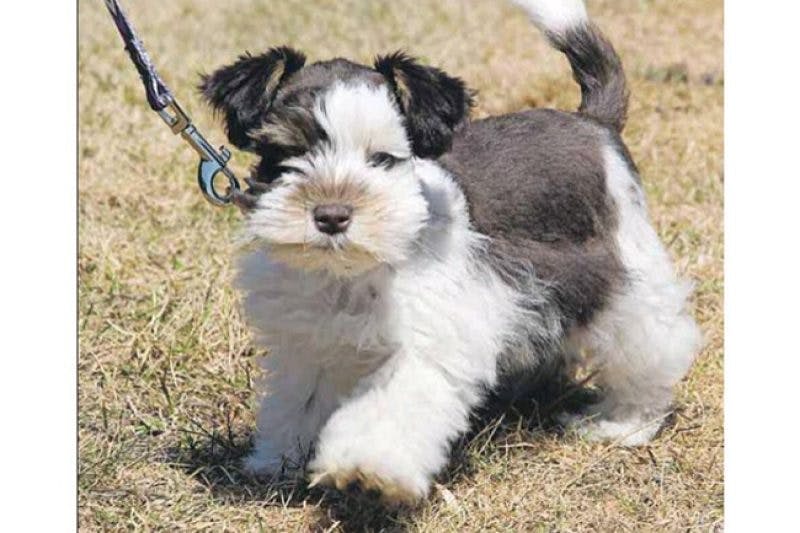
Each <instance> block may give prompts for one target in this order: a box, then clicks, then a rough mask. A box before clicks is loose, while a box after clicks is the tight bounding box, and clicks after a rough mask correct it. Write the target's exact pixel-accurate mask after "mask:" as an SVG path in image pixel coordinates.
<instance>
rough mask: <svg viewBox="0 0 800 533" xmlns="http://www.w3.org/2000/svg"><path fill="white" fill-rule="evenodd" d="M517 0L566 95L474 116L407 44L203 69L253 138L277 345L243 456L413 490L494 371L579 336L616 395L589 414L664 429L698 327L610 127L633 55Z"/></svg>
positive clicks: (240, 135)
mask: <svg viewBox="0 0 800 533" xmlns="http://www.w3.org/2000/svg"><path fill="white" fill-rule="evenodd" d="M516 3H517V4H519V5H520V6H521V7H522V8H523V9H524V10H526V11H527V13H528V15H529V16H530V17H531V19H532V20H533V22H534V24H535V25H536V26H537V27H539V28H540V29H541V30H542V31H543V32H544V34H545V35H546V36H547V38H548V40H549V42H550V43H551V44H552V45H553V46H554V47H555V48H556V49H558V50H559V51H561V52H563V53H564V54H566V56H567V58H568V59H569V62H570V64H571V65H572V69H573V73H574V77H575V79H576V81H577V82H578V84H579V85H580V88H581V94H582V99H581V104H580V107H579V109H578V111H577V112H562V111H556V110H551V109H534V110H529V111H524V112H520V113H514V114H510V115H504V116H498V117H491V118H488V119H485V120H478V121H473V122H470V121H469V120H468V116H469V111H470V107H471V105H472V99H471V93H470V91H469V90H468V89H467V88H466V87H465V85H464V83H463V82H462V81H461V80H459V79H458V78H455V77H452V76H450V75H448V74H446V73H444V72H442V71H441V70H438V69H436V68H433V67H429V66H425V65H422V64H420V63H418V62H417V61H416V60H414V59H412V58H411V57H409V56H407V55H405V54H403V53H394V54H392V55H388V56H384V57H379V58H378V59H377V60H376V61H375V63H374V64H373V65H372V66H364V65H359V64H356V63H353V62H351V61H348V60H345V59H334V60H330V61H322V62H317V63H313V64H310V65H305V58H304V56H303V55H302V54H301V53H299V52H297V51H295V50H292V49H290V48H286V47H282V48H273V49H271V50H269V51H267V52H266V53H264V54H262V55H257V56H251V55H245V56H242V57H240V58H239V60H238V61H237V62H235V63H234V64H232V65H230V66H226V67H223V68H221V69H220V70H218V71H216V72H214V73H213V74H211V75H209V76H206V77H205V78H204V79H203V82H202V85H201V88H202V91H203V94H204V95H205V97H206V98H207V99H208V101H209V102H210V103H211V105H212V106H213V107H214V108H216V109H217V110H219V111H220V112H221V113H222V115H224V119H225V121H226V126H227V132H228V137H229V139H230V141H231V142H232V143H233V144H234V145H235V146H237V147H238V148H240V149H243V150H249V151H251V152H254V153H255V154H257V155H258V156H260V160H259V162H258V163H257V165H256V166H255V167H254V172H253V179H252V180H251V182H250V185H251V186H250V189H249V190H248V192H247V193H246V194H242V195H239V197H238V198H237V201H238V203H239V204H240V205H241V206H243V207H245V208H246V210H247V217H246V222H245V227H244V235H245V240H246V241H247V244H248V245H247V246H246V247H245V251H244V253H243V254H242V258H241V263H240V269H239V274H238V286H239V287H240V288H241V290H242V291H243V293H244V295H245V299H244V306H245V309H246V315H247V317H248V320H249V322H250V324H251V326H252V328H253V330H254V332H255V337H256V340H257V342H258V343H259V344H261V345H263V346H265V347H267V348H268V349H269V353H268V356H267V357H266V358H265V359H264V361H263V369H264V377H263V383H261V391H262V393H263V398H262V399H261V405H260V412H259V415H258V434H257V438H256V440H255V449H254V451H253V452H252V455H251V456H250V457H249V459H248V460H247V467H248V468H249V469H250V470H251V471H253V472H255V473H261V474H276V473H281V472H285V471H286V469H291V468H303V467H307V469H308V472H309V475H310V478H311V480H312V482H314V483H321V484H328V485H333V486H336V487H338V488H342V487H345V486H347V485H348V484H350V483H351V482H358V483H360V484H361V485H362V486H363V487H364V488H368V489H377V490H379V491H380V492H381V493H382V495H383V496H384V497H385V498H387V499H389V500H394V501H413V500H415V499H418V498H421V497H424V496H425V495H426V494H427V492H428V490H429V487H430V484H431V481H432V479H433V477H434V476H435V475H436V474H437V472H439V471H440V470H441V469H442V468H443V467H444V466H445V465H446V463H447V462H448V455H449V452H450V446H451V444H452V442H453V441H454V439H456V438H457V437H458V436H459V434H461V433H462V432H464V431H465V430H466V429H467V428H468V424H469V420H470V413H471V412H472V411H473V409H475V408H476V407H477V406H479V404H480V403H481V401H482V399H483V398H484V396H485V392H486V391H487V390H491V389H492V388H494V387H496V386H497V384H498V380H499V378H500V377H502V375H503V374H504V373H506V372H508V371H509V370H511V369H514V370H516V371H519V370H520V369H523V370H525V369H527V370H530V371H533V370H535V369H536V368H537V367H538V366H539V365H543V364H544V363H547V362H548V361H552V360H553V358H555V357H571V356H573V355H575V354H590V355H591V356H592V358H593V360H594V361H595V362H596V363H597V364H598V365H599V368H600V371H599V373H598V376H597V380H598V383H599V385H600V387H601V389H602V390H603V392H604V398H603V400H602V401H601V402H600V403H599V404H597V405H595V406H594V408H593V410H592V412H591V415H592V416H590V417H588V418H582V419H576V420H573V422H574V423H575V424H576V427H577V428H578V430H579V431H580V432H581V433H583V434H584V435H586V436H587V437H589V438H597V439H613V440H618V441H619V442H621V443H623V444H626V445H637V444H641V443H645V442H647V441H648V440H649V439H651V438H652V437H653V436H654V434H655V433H656V431H657V430H658V428H659V425H660V421H661V420H662V419H663V416H664V414H665V412H666V410H667V409H668V407H669V404H670V401H671V396H672V388H673V386H674V385H675V383H676V382H677V381H679V380H680V379H681V377H682V376H683V375H684V374H685V373H686V371H687V369H688V368H689V366H690V364H691V362H692V360H693V358H694V356H695V354H696V353H697V352H698V350H699V348H700V344H701V337H700V334H699V331H698V328H697V326H696V325H695V322H694V321H693V319H692V318H691V317H690V315H689V314H688V313H687V310H686V300H687V296H688V295H689V292H690V287H689V285H688V284H687V283H685V282H683V281H680V280H679V279H678V278H677V277H676V275H675V273H674V269H673V267H672V265H671V263H670V259H669V257H668V254H667V252H666V251H665V248H664V246H663V245H662V243H661V242H660V240H659V238H658V235H657V234H656V232H655V231H654V230H653V227H652V226H651V225H650V223H649V221H648V214H647V208H646V202H645V195H644V193H643V189H642V184H641V180H640V177H639V175H638V172H637V169H636V165H635V164H634V162H633V161H632V160H631V157H630V154H629V152H628V150H627V149H626V148H625V145H624V144H623V142H622V139H621V138H620V132H621V130H622V128H623V125H624V123H625V113H626V108H627V102H628V93H627V88H626V84H625V76H624V74H623V70H622V66H621V64H620V60H619V58H618V57H617V54H616V53H615V52H614V49H613V48H612V46H611V45H610V44H609V42H608V41H607V40H606V39H605V38H604V37H603V35H602V34H601V33H600V31H599V30H598V29H597V28H596V27H595V26H594V25H593V24H592V23H591V22H590V21H589V20H588V18H587V15H586V11H585V7H584V5H583V3H582V1H581V0H518V1H517V2H516ZM307 460H310V462H308V464H306V462H307Z"/></svg>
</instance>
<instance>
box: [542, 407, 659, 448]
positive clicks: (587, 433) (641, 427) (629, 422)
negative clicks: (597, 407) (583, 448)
mask: <svg viewBox="0 0 800 533" xmlns="http://www.w3.org/2000/svg"><path fill="white" fill-rule="evenodd" d="M558 421H559V423H560V424H561V425H562V426H563V427H564V428H566V429H567V430H569V431H573V432H575V433H576V434H577V435H579V436H580V437H581V438H584V439H586V440H590V441H610V442H614V443H616V444H619V445H621V446H642V445H644V444H647V443H648V442H650V441H651V440H652V439H653V437H655V435H656V433H658V430H659V429H660V427H661V422H662V421H663V417H658V418H655V419H652V420H647V419H644V418H641V417H638V416H632V417H629V418H626V419H623V420H607V419H604V418H601V415H588V416H587V415H576V414H569V413H562V414H561V415H560V416H559V417H558Z"/></svg>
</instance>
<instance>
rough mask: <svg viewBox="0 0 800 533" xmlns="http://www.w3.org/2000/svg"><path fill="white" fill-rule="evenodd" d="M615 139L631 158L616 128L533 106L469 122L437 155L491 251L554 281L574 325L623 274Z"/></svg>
mask: <svg viewBox="0 0 800 533" xmlns="http://www.w3.org/2000/svg"><path fill="white" fill-rule="evenodd" d="M609 144H611V145H613V146H615V147H616V148H617V149H618V151H619V152H620V153H621V154H622V156H623V158H624V159H625V160H626V161H630V158H629V157H628V155H627V151H626V150H625V149H624V146H623V145H622V144H621V141H619V138H618V135H617V134H616V132H615V131H613V130H611V129H610V128H608V127H606V126H604V125H602V124H600V123H599V122H597V121H595V120H593V119H591V118H587V117H586V116H585V115H579V114H575V113H565V112H562V111H556V110H551V109H536V110H530V111H525V112H520V113H514V114H509V115H504V116H498V117H490V118H487V119H483V120H478V121H475V122H472V123H471V124H469V125H468V126H466V127H464V128H462V129H461V130H460V131H459V132H457V133H456V135H455V137H454V139H453V146H452V149H451V150H450V151H449V152H448V153H447V154H445V155H444V156H443V157H442V158H441V159H440V160H439V162H440V163H441V164H442V165H443V166H444V167H445V168H447V169H448V170H449V171H450V172H452V173H453V175H454V176H455V177H456V179H457V180H458V182H459V184H460V185H461V187H462V189H463V190H464V193H465V195H466V197H467V199H468V202H469V210H470V218H471V221H472V223H473V225H474V226H475V229H477V230H478V231H479V232H480V233H483V234H485V235H488V236H489V237H491V242H492V252H493V254H494V255H495V256H496V257H497V258H499V259H500V261H501V262H508V261H515V262H522V263H527V264H529V265H531V266H533V268H534V270H535V273H536V276H537V277H538V278H540V279H542V280H544V281H545V282H548V283H550V284H552V285H553V286H554V287H555V289H556V290H555V291H554V292H555V294H556V295H557V301H558V305H559V307H560V309H561V311H562V313H563V314H564V316H565V318H566V319H567V320H568V321H575V322H577V323H578V324H583V323H585V322H586V321H588V320H589V319H590V318H591V316H592V315H593V314H594V312H596V311H597V310H598V309H600V308H601V307H602V306H603V303H604V302H605V300H606V299H607V297H608V295H609V293H610V292H611V291H612V290H613V288H614V286H615V284H617V283H619V282H621V280H622V278H623V267H622V265H621V263H620V261H619V259H618V253H617V251H616V249H615V245H614V238H613V235H614V230H615V228H616V224H617V221H616V216H615V209H614V205H613V200H612V199H611V197H610V195H609V194H608V191H607V190H606V176H605V171H604V168H605V165H604V160H603V153H602V150H603V148H604V147H605V146H608V145H609ZM629 164H630V165H631V167H633V163H629ZM565 325H566V324H565Z"/></svg>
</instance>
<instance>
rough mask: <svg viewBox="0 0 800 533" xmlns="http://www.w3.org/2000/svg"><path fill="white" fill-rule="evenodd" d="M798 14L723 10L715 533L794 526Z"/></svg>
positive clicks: (799, 263)
mask: <svg viewBox="0 0 800 533" xmlns="http://www.w3.org/2000/svg"><path fill="white" fill-rule="evenodd" d="M798 11H800V9H798V4H797V3H795V2H774V3H771V5H767V4H766V3H763V2H761V3H758V2H733V1H731V2H726V4H725V111H726V113H725V122H726V128H725V198H726V205H725V236H726V239H725V257H726V261H725V267H726V268H725V274H726V290H725V322H726V328H725V330H726V335H725V345H726V353H725V357H726V364H725V369H726V372H725V378H726V380H725V420H726V424H725V431H726V435H725V443H726V453H725V467H726V468H725V474H726V476H725V478H726V479H725V490H726V506H725V515H726V520H725V522H726V527H725V529H726V531H728V532H738V531H742V532H750V531H788V530H789V529H791V528H796V527H797V507H796V506H797V496H798V493H799V492H798V488H797V479H798V474H800V472H799V471H798V450H800V440H798V437H799V436H800V435H798V434H797V433H798V432H797V427H798V422H800V412H798V411H799V410H798V404H800V372H798V370H800V341H799V340H798V338H796V337H795V334H797V333H798V332H799V331H800V309H798V303H800V283H799V282H798V281H799V280H800V253H799V252H798V246H799V244H800V132H798V125H800V113H798V109H799V108H798V103H797V102H798V100H800V94H798V88H800V75H798V73H799V72H800V70H799V69H800V67H798V60H797V55H798V51H800V39H798V35H800V31H799V30H798V27H797V21H798V17H797V15H798Z"/></svg>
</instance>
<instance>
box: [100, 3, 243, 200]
mask: <svg viewBox="0 0 800 533" xmlns="http://www.w3.org/2000/svg"><path fill="white" fill-rule="evenodd" d="M105 3H106V7H107V8H108V12H109V13H110V14H111V18H113V19H114V23H115V24H116V26H117V30H118V31H119V34H120V36H121V37H122V42H123V43H124V44H125V50H127V51H128V55H129V56H130V58H131V61H133V64H134V66H135V67H136V70H137V71H138V72H139V77H140V78H141V79H142V83H143V84H144V90H145V94H146V96H147V103H148V104H150V108H151V109H152V110H153V111H155V112H156V113H158V116H160V117H161V119H162V120H163V121H164V122H165V123H166V124H167V126H169V128H170V129H171V130H172V133H174V134H176V135H178V134H180V136H181V137H183V140H185V141H186V142H187V143H189V146H191V147H192V148H194V150H195V151H196V152H197V153H198V155H199V156H200V164H199V165H198V167H197V183H198V185H200V190H201V191H202V192H203V196H205V197H206V200H208V201H209V202H211V203H212V204H214V205H218V206H222V205H227V204H229V203H230V202H231V200H232V199H233V197H234V196H235V195H236V194H237V193H238V192H239V190H240V186H239V180H238V179H236V175H234V173H233V171H231V169H229V168H228V167H227V164H228V161H229V160H230V158H231V152H230V150H228V149H227V148H225V147H224V146H220V148H219V151H217V150H215V149H214V147H213V146H211V144H210V143H209V142H208V141H207V140H206V139H205V137H203V135H202V134H201V133H200V132H199V131H198V130H197V127H195V125H194V124H192V120H191V119H190V118H189V115H187V114H186V112H185V111H184V110H183V109H182V108H181V106H180V105H179V104H178V102H177V101H176V100H175V97H174V96H173V95H172V92H171V91H170V90H169V87H167V86H166V84H165V83H164V81H163V80H162V79H161V78H160V77H159V75H158V73H157V72H156V69H155V67H154V66H153V63H152V62H151V61H150V56H149V55H147V51H145V49H144V45H143V44H142V41H141V40H140V39H139V36H138V35H136V31H135V30H134V29H133V26H132V25H131V23H130V21H129V20H128V17H127V16H126V15H125V12H124V11H122V8H121V7H120V5H119V2H117V0H105ZM219 173H222V174H223V175H224V176H225V177H226V178H227V179H228V190H227V191H226V192H225V193H224V194H221V193H220V192H219V191H218V190H217V188H216V186H215V184H214V181H215V178H216V177H217V175H218V174H219Z"/></svg>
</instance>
